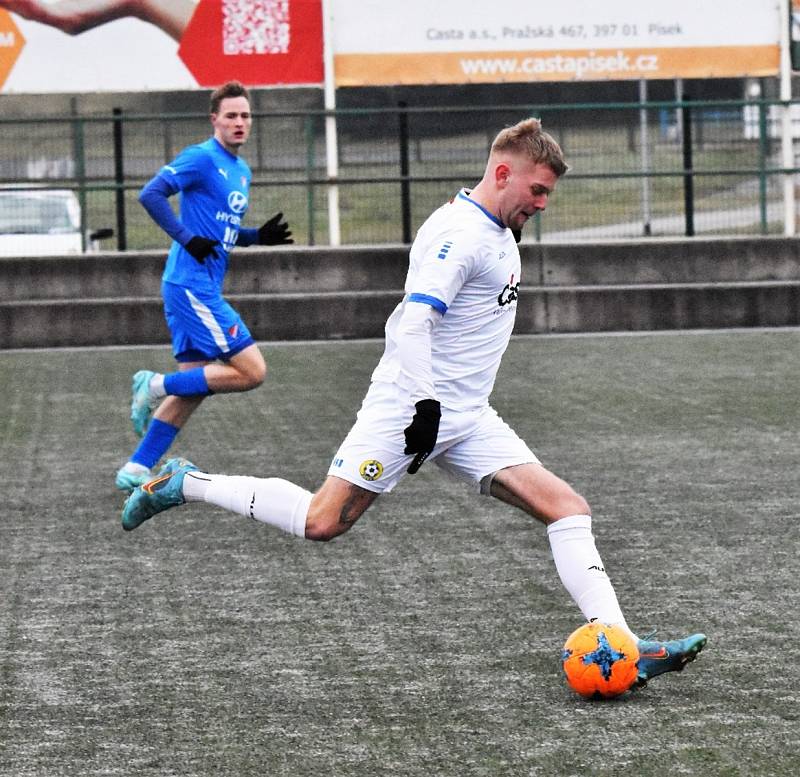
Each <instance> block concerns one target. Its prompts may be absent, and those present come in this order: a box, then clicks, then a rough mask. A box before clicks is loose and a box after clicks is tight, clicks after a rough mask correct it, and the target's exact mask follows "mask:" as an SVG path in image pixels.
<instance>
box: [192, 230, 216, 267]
mask: <svg viewBox="0 0 800 777" xmlns="http://www.w3.org/2000/svg"><path fill="white" fill-rule="evenodd" d="M218 245H219V240H211V238H208V237H200V235H195V236H194V237H193V238H192V239H191V240H190V241H189V242H188V243H187V244H186V245H185V246H184V248H185V249H186V250H187V251H188V252H189V253H190V254H191V255H192V256H193V257H194V258H195V259H197V261H198V262H200V264H205V263H206V257H208V256H212V257H213V258H214V259H217V258H218V257H217V255H216V251H215V250H214V247H215V246H218Z"/></svg>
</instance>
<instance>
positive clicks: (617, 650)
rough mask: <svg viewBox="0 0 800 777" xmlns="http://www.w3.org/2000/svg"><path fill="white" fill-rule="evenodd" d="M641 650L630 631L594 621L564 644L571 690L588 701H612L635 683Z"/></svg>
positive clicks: (577, 631)
mask: <svg viewBox="0 0 800 777" xmlns="http://www.w3.org/2000/svg"><path fill="white" fill-rule="evenodd" d="M638 660H639V648H638V647H637V646H636V641H635V640H634V639H633V637H631V635H630V634H628V632H627V631H625V630H624V629H622V628H620V627H619V626H608V625H606V624H604V623H598V622H597V621H594V622H592V623H586V624H584V625H583V626H581V627H580V628H577V629H575V631H573V632H572V634H570V635H569V637H568V638H567V641H566V642H565V643H564V651H563V653H562V654H561V665H562V666H563V667H564V674H565V675H566V676H567V682H568V683H569V685H570V687H571V688H572V689H573V690H574V691H576V692H577V693H579V694H580V695H581V696H583V697H585V698H587V699H599V698H603V699H611V698H613V697H614V696H619V695H620V694H623V693H625V691H627V690H628V689H629V688H630V687H631V686H632V685H633V684H634V683H635V682H636V675H637V669H636V662H637V661H638Z"/></svg>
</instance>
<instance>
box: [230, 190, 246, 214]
mask: <svg viewBox="0 0 800 777" xmlns="http://www.w3.org/2000/svg"><path fill="white" fill-rule="evenodd" d="M228 207H229V208H230V209H231V210H232V211H233V212H234V213H244V212H245V211H246V210H247V195H245V194H242V193H241V192H237V191H232V192H231V193H230V194H229V195H228Z"/></svg>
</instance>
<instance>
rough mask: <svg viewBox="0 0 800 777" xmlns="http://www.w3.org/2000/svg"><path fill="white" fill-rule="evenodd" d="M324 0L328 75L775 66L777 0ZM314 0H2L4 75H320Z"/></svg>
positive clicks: (81, 86) (275, 78) (87, 83)
mask: <svg viewBox="0 0 800 777" xmlns="http://www.w3.org/2000/svg"><path fill="white" fill-rule="evenodd" d="M790 1H791V2H793V4H794V5H795V6H796V5H797V2H796V0H714V2H713V3H712V2H705V3H704V2H698V0H671V1H670V2H669V3H667V2H664V0H604V2H602V3H600V2H596V0H559V2H557V3H552V4H545V3H533V2H531V0H497V2H495V3H493V4H491V5H489V6H487V5H486V4H483V3H468V2H464V0H436V1H435V2H431V0H404V2H402V3H391V2H387V0H326V3H325V7H326V8H327V9H328V18H327V19H326V21H327V22H328V23H329V29H330V33H329V35H328V39H329V43H330V45H331V48H332V52H333V73H334V79H335V84H336V85H337V86H370V85H391V84H464V83H501V82H531V81H596V80H622V79H671V78H676V77H682V78H716V77H739V76H773V75H776V74H777V73H778V71H779V67H780V46H779V40H780V35H779V32H780V30H779V25H780V22H779V18H780V8H781V6H780V5H779V4H780V2H787V3H788V2H790ZM322 9H323V2H322V0H0V89H1V90H2V91H5V92H22V93H48V92H73V93H74V92H89V91H142V90H174V89H192V88H198V87H210V86H216V85H218V84H220V83H222V82H223V81H226V80H228V79H230V78H238V79H240V80H242V81H244V82H245V83H246V84H247V85H248V86H271V85H281V84H286V85H294V84H317V85H319V84H322V83H323V81H324V80H325V73H324V71H323V40H322V35H323V32H322V30H323V20H322V13H323V10H322Z"/></svg>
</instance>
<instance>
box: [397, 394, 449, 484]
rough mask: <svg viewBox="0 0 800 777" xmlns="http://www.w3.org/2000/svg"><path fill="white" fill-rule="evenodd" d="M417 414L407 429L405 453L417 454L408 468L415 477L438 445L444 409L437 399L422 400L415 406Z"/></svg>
mask: <svg viewBox="0 0 800 777" xmlns="http://www.w3.org/2000/svg"><path fill="white" fill-rule="evenodd" d="M414 407H416V408H417V412H416V413H414V417H413V418H412V419H411V423H410V424H409V425H408V426H407V427H406V428H405V431H404V432H403V434H405V437H406V449H405V450H404V451H403V453H416V454H417V455H416V456H414V459H413V461H412V462H411V464H410V465H409V467H408V473H409V474H410V475H413V474H414V473H415V472H416V471H417V470H418V469H419V468H420V467H421V466H422V462H423V461H425V459H427V458H428V456H430V454H431V451H432V450H433V448H434V446H435V445H436V438H437V436H438V435H439V419H440V418H441V417H442V408H441V406H440V405H439V402H438V401H437V400H435V399H420V401H419V402H417V404H416V405H415V406H414Z"/></svg>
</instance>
